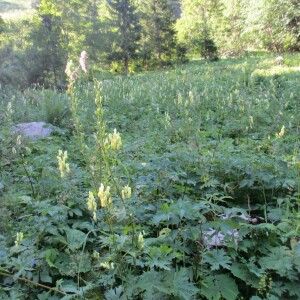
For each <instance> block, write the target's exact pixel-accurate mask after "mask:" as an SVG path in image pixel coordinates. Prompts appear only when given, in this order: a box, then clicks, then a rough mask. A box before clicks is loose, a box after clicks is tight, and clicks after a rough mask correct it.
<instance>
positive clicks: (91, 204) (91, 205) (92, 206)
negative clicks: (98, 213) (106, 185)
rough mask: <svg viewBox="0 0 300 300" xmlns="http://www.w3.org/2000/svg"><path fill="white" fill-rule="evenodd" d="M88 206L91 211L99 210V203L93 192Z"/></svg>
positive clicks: (90, 194)
mask: <svg viewBox="0 0 300 300" xmlns="http://www.w3.org/2000/svg"><path fill="white" fill-rule="evenodd" d="M87 206H88V210H89V211H95V210H97V203H96V200H95V197H94V195H93V193H92V192H89V197H88V202H87Z"/></svg>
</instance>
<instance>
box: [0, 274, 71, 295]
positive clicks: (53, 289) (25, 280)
mask: <svg viewBox="0 0 300 300" xmlns="http://www.w3.org/2000/svg"><path fill="white" fill-rule="evenodd" d="M0 275H2V276H7V277H11V278H14V279H17V280H21V281H24V282H27V283H30V284H33V285H36V286H39V287H42V288H44V289H47V290H49V291H51V292H54V293H58V294H61V295H64V296H66V295H68V294H67V293H65V292H62V291H59V290H58V289H55V288H51V287H49V286H47V285H43V284H41V283H38V282H34V281H32V280H29V279H26V278H22V277H19V276H14V275H11V274H7V273H2V272H0Z"/></svg>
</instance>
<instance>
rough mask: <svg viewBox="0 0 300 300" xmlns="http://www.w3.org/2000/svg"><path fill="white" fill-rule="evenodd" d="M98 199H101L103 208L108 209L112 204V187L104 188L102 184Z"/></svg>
mask: <svg viewBox="0 0 300 300" xmlns="http://www.w3.org/2000/svg"><path fill="white" fill-rule="evenodd" d="M98 197H99V199H100V204H101V207H107V206H108V205H109V204H111V203H112V199H111V197H110V186H108V187H106V189H105V187H104V185H103V183H101V185H100V187H99V191H98Z"/></svg>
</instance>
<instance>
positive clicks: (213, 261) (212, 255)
mask: <svg viewBox="0 0 300 300" xmlns="http://www.w3.org/2000/svg"><path fill="white" fill-rule="evenodd" d="M203 262H205V263H209V264H210V265H211V270H219V269H220V267H223V268H224V269H230V264H231V258H230V257H229V256H228V255H226V253H225V251H224V250H223V249H213V250H211V251H209V252H207V253H206V254H205V255H204V256H203Z"/></svg>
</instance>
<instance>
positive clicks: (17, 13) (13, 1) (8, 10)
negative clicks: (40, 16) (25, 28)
mask: <svg viewBox="0 0 300 300" xmlns="http://www.w3.org/2000/svg"><path fill="white" fill-rule="evenodd" d="M32 2H33V1H30V0H7V1H0V16H1V17H2V18H3V19H4V20H7V19H17V18H23V17H26V16H29V15H31V14H32V13H33V8H32Z"/></svg>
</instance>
